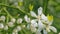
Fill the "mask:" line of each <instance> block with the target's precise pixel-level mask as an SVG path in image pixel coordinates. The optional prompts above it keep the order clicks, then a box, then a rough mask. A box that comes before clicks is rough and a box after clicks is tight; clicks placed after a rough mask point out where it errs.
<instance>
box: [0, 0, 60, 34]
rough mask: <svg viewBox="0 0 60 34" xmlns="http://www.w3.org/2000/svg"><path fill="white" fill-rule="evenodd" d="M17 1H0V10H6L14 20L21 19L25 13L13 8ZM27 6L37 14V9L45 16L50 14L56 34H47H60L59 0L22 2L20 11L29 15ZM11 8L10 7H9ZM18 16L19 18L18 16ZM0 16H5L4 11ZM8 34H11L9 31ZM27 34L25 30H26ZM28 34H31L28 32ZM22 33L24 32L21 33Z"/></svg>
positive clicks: (28, 0)
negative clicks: (30, 5)
mask: <svg viewBox="0 0 60 34" xmlns="http://www.w3.org/2000/svg"><path fill="white" fill-rule="evenodd" d="M16 2H17V0H0V10H1V9H2V8H3V7H6V8H7V11H8V12H9V13H10V14H11V15H12V16H13V17H14V18H19V17H21V18H23V16H24V15H25V13H23V12H20V10H19V9H17V8H14V7H15V6H17V5H16V4H14V3H16ZM29 4H32V5H33V6H34V7H33V11H35V12H37V10H38V8H39V7H43V13H44V14H45V15H47V14H50V15H53V16H54V21H53V24H52V25H53V26H55V27H56V28H57V31H58V32H57V33H54V32H50V33H49V34H58V33H59V32H60V0H23V5H22V6H21V9H22V10H24V11H25V12H26V13H29V12H30V10H29ZM11 6H12V7H11ZM18 14H20V16H18ZM0 15H7V14H6V13H5V12H4V10H3V11H2V12H1V13H0ZM8 32H9V34H11V32H12V28H11V30H9V31H8ZM26 32H27V30H26ZM28 32H29V34H31V32H30V31H28ZM5 33H6V32H5V31H2V34H5ZM23 33H24V32H23ZM20 34H21V33H20Z"/></svg>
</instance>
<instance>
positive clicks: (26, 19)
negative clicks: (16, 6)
mask: <svg viewBox="0 0 60 34" xmlns="http://www.w3.org/2000/svg"><path fill="white" fill-rule="evenodd" d="M24 19H25V21H26V22H27V23H29V22H30V18H28V16H27V15H25V17H24Z"/></svg>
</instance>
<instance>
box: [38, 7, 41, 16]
mask: <svg viewBox="0 0 60 34" xmlns="http://www.w3.org/2000/svg"><path fill="white" fill-rule="evenodd" d="M41 14H42V7H39V8H38V15H39V16H40V15H41Z"/></svg>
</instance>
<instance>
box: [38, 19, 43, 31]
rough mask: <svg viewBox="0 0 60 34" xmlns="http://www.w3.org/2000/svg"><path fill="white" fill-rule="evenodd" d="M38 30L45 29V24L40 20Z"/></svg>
mask: <svg viewBox="0 0 60 34" xmlns="http://www.w3.org/2000/svg"><path fill="white" fill-rule="evenodd" d="M38 28H39V29H41V30H42V29H43V28H44V24H43V23H42V22H41V21H40V20H39V21H38Z"/></svg>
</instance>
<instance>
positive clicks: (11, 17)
mask: <svg viewBox="0 0 60 34" xmlns="http://www.w3.org/2000/svg"><path fill="white" fill-rule="evenodd" d="M3 9H4V11H5V12H6V13H7V15H8V16H9V17H10V18H13V17H12V16H11V15H10V14H9V12H8V11H7V10H6V8H3Z"/></svg>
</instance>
